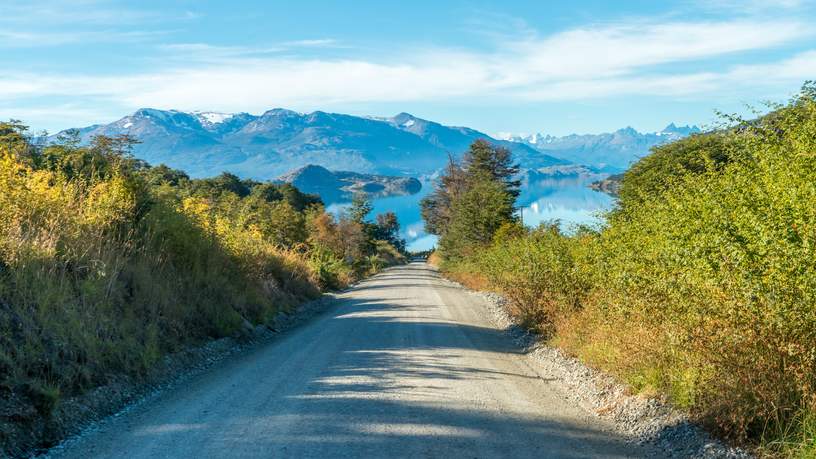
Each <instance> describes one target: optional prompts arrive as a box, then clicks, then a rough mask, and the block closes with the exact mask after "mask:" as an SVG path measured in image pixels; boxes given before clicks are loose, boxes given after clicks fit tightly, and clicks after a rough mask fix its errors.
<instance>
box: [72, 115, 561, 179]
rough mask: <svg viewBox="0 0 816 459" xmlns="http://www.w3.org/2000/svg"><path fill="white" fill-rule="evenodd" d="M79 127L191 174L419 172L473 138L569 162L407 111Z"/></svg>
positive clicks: (523, 158) (532, 163)
mask: <svg viewBox="0 0 816 459" xmlns="http://www.w3.org/2000/svg"><path fill="white" fill-rule="evenodd" d="M78 131H79V134H80V136H81V140H82V141H83V142H88V141H89V140H90V139H91V138H92V137H93V136H95V135H100V134H102V135H108V136H115V135H121V134H129V135H132V136H134V137H135V138H136V139H138V140H139V141H140V142H141V143H139V144H138V145H136V146H135V148H134V152H133V153H134V155H135V156H136V157H138V158H140V159H144V160H146V161H148V162H149V163H151V164H160V163H163V164H166V165H168V166H171V167H175V168H179V169H183V170H185V171H186V172H187V173H188V174H190V175H191V176H193V177H203V176H213V175H217V174H219V173H220V172H222V171H229V172H233V173H235V174H238V175H240V176H242V177H246V178H255V179H272V178H274V177H277V176H279V175H281V174H284V173H286V172H288V171H291V170H293V169H296V168H298V167H303V166H306V165H309V164H313V165H318V166H323V167H326V168H329V169H333V170H338V169H339V170H351V171H354V172H362V173H375V174H391V175H413V176H418V175H424V174H431V173H433V172H434V171H436V170H438V169H440V168H441V167H443V166H444V165H445V163H446V162H447V160H448V155H449V154H452V155H455V156H458V155H461V153H462V152H464V151H465V150H466V149H467V147H468V146H469V145H470V144H471V143H473V141H475V140H477V139H486V140H488V141H490V142H493V143H495V144H498V145H501V146H504V147H507V148H509V149H510V150H511V151H512V152H513V153H514V155H515V157H516V158H517V160H518V161H520V162H521V163H523V164H525V165H526V166H528V167H545V166H551V165H555V164H566V163H567V161H564V160H562V159H558V158H555V157H552V156H549V155H547V154H545V153H541V152H540V151H538V150H536V149H535V148H533V147H532V146H530V145H527V144H523V143H517V142H510V141H506V140H501V139H495V138H492V137H490V136H489V135H487V134H485V133H483V132H479V131H476V130H474V129H470V128H466V127H451V126H444V125H442V124H439V123H435V122H433V121H428V120H423V119H421V118H417V117H414V116H412V115H410V114H408V113H400V114H398V115H396V116H394V117H389V118H372V117H359V116H352V115H343V114H337V113H326V112H321V111H316V112H312V113H308V114H304V113H297V112H294V111H291V110H285V109H280V108H278V109H274V110H269V111H267V112H266V113H264V114H262V115H260V116H255V115H251V114H248V113H237V114H225V113H215V112H181V111H176V110H156V109H149V108H145V109H140V110H137V111H136V112H135V113H134V114H132V115H129V116H126V117H124V118H122V119H120V120H118V121H115V122H113V123H110V124H106V125H95V126H89V127H85V128H81V129H79V130H78Z"/></svg>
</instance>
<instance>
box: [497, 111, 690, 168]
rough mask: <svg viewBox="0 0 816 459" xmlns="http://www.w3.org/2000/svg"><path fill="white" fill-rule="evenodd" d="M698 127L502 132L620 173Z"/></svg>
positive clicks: (552, 152)
mask: <svg viewBox="0 0 816 459" xmlns="http://www.w3.org/2000/svg"><path fill="white" fill-rule="evenodd" d="M699 132H700V128H698V127H697V126H681V127H678V126H675V125H674V123H672V124H669V125H668V126H666V127H665V128H664V129H663V130H661V131H658V132H649V133H641V132H638V131H636V130H635V129H633V128H631V127H627V128H623V129H618V130H617V131H615V132H610V133H604V134H583V135H579V134H571V135H568V136H564V137H555V136H551V135H546V134H532V135H513V134H503V135H500V136H499V137H500V138H501V139H503V140H508V141H513V142H520V143H524V144H527V145H529V146H531V147H533V148H535V149H537V150H538V151H540V152H542V153H545V154H547V155H551V156H555V157H558V158H563V159H566V160H569V161H570V162H573V163H576V164H586V165H590V166H593V167H595V168H599V169H602V170H604V171H606V172H621V171H623V170H625V169H627V168H628V167H629V166H630V165H631V164H632V163H634V162H635V161H637V160H638V159H640V158H642V157H644V156H646V155H648V154H649V149H650V148H652V147H653V146H655V145H661V144H664V143H667V142H672V141H674V140H678V139H681V138H683V137H687V136H689V135H691V134H695V133H699Z"/></svg>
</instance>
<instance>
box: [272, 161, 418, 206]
mask: <svg viewBox="0 0 816 459" xmlns="http://www.w3.org/2000/svg"><path fill="white" fill-rule="evenodd" d="M277 181H280V182H286V183H291V184H293V185H295V186H296V187H297V188H298V189H299V190H300V191H303V192H305V193H314V194H319V195H320V197H321V198H323V200H324V201H325V202H327V203H331V202H336V201H340V200H342V198H344V197H345V198H348V197H350V196H351V195H353V194H354V193H358V192H362V193H366V194H368V195H370V196H373V197H381V196H397V195H406V194H414V193H418V192H419V191H420V190H421V189H422V183H421V182H420V181H419V180H417V179H415V178H413V177H395V176H387V175H375V174H363V173H359V172H348V171H330V170H328V169H326V168H325V167H321V166H317V165H314V164H309V165H308V166H304V167H301V168H299V169H296V170H294V171H291V172H289V173H287V174H284V175H282V176H280V177H278V179H277Z"/></svg>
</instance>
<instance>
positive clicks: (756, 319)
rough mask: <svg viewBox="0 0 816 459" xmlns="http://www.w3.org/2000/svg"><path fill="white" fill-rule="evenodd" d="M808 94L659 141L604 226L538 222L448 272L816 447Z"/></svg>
mask: <svg viewBox="0 0 816 459" xmlns="http://www.w3.org/2000/svg"><path fill="white" fill-rule="evenodd" d="M813 95H814V94H813V93H812V92H810V91H805V92H804V93H803V95H802V96H801V97H799V98H797V99H796V100H794V101H793V102H791V104H789V105H788V106H786V107H783V108H780V109H778V110H776V111H775V112H773V113H772V114H771V115H768V116H766V117H763V118H761V119H760V120H756V121H752V122H744V123H741V124H739V125H738V126H736V127H735V128H732V129H730V130H728V131H727V132H716V133H712V134H705V135H702V136H698V137H697V138H695V139H692V140H688V141H684V143H683V145H682V146H680V147H676V148H675V147H672V146H668V147H661V149H660V151H659V152H658V153H660V154H661V157H660V158H659V161H658V160H654V159H651V160H650V159H649V158H648V157H647V158H645V159H644V161H642V162H643V163H644V164H641V165H640V166H635V167H634V168H633V172H632V173H631V174H627V176H624V183H623V190H624V191H626V192H624V193H622V195H621V202H620V204H619V206H618V207H617V208H616V209H615V210H614V211H612V212H611V213H610V215H609V217H608V221H607V223H606V225H605V226H604V227H603V229H602V230H601V231H599V232H591V231H582V232H579V233H578V234H576V235H574V236H564V235H561V234H559V233H558V232H557V231H556V230H554V229H553V228H548V227H545V228H542V229H539V230H536V231H533V232H532V233H530V234H529V235H526V236H524V237H521V238H518V237H515V238H508V239H505V240H501V241H497V242H496V243H495V244H494V245H493V246H492V247H490V248H487V249H484V250H481V251H480V252H479V253H478V254H477V255H475V256H473V257H470V258H469V259H468V260H466V261H464V262H460V263H458V264H456V263H454V264H448V265H447V266H446V268H447V269H449V270H451V271H454V272H456V271H463V270H464V271H468V270H470V271H477V272H480V273H482V274H484V275H486V277H487V278H488V280H489V281H490V284H491V285H492V286H493V287H494V288H497V289H499V290H501V291H503V292H505V293H506V294H507V295H508V297H509V298H510V299H511V301H512V303H513V305H514V307H515V309H516V310H517V311H518V312H519V314H520V318H521V319H522V320H524V321H526V322H527V323H529V325H530V326H531V327H532V328H536V329H538V330H543V331H545V332H549V333H550V334H551V336H552V338H553V341H554V342H555V343H557V344H559V345H561V346H564V347H566V348H567V349H569V350H570V351H572V352H574V353H576V354H577V355H579V356H581V357H582V358H584V359H586V360H588V361H590V362H591V363H593V364H595V365H598V366H601V367H603V368H605V369H607V370H609V371H611V372H613V373H615V374H617V375H618V376H620V377H621V378H623V379H625V380H627V381H628V382H630V383H631V384H632V385H633V387H635V388H636V389H639V390H643V391H647V392H651V391H656V392H659V393H663V394H666V395H668V396H669V397H671V398H672V399H673V400H674V401H675V402H676V403H677V404H678V405H680V406H685V407H688V408H689V409H690V410H692V412H694V413H696V414H697V415H699V416H700V417H701V419H704V420H707V421H711V423H712V424H715V425H717V426H719V427H720V428H721V429H723V431H724V432H725V433H727V434H729V435H731V436H733V437H735V438H738V439H746V438H751V439H762V440H764V441H765V444H766V445H768V448H769V450H773V451H776V452H787V453H788V454H791V455H802V456H807V455H808V454H814V453H816V450H814V435H816V429H814V427H813V426H814V422H813V419H814V413H816V205H814V204H816V100H814V97H813ZM706 136H710V137H711V139H706ZM715 147H716V149H717V151H718V152H720V153H722V152H727V154H720V153H717V154H713V153H712V149H713V148H715ZM667 152H668V153H667ZM672 152H676V153H677V154H676V155H674V154H673V153H672ZM695 155H697V156H695ZM715 159H716V160H715ZM627 180H631V182H630V183H628V184H627Z"/></svg>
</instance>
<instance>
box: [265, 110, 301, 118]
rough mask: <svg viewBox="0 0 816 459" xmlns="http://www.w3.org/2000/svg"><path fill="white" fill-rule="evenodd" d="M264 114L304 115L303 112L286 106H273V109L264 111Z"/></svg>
mask: <svg viewBox="0 0 816 459" xmlns="http://www.w3.org/2000/svg"><path fill="white" fill-rule="evenodd" d="M262 116H277V117H281V116H302V114H301V113H298V112H296V111H293V110H288V109H286V108H273V109H272V110H267V111H266V112H264V114H263V115H262Z"/></svg>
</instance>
